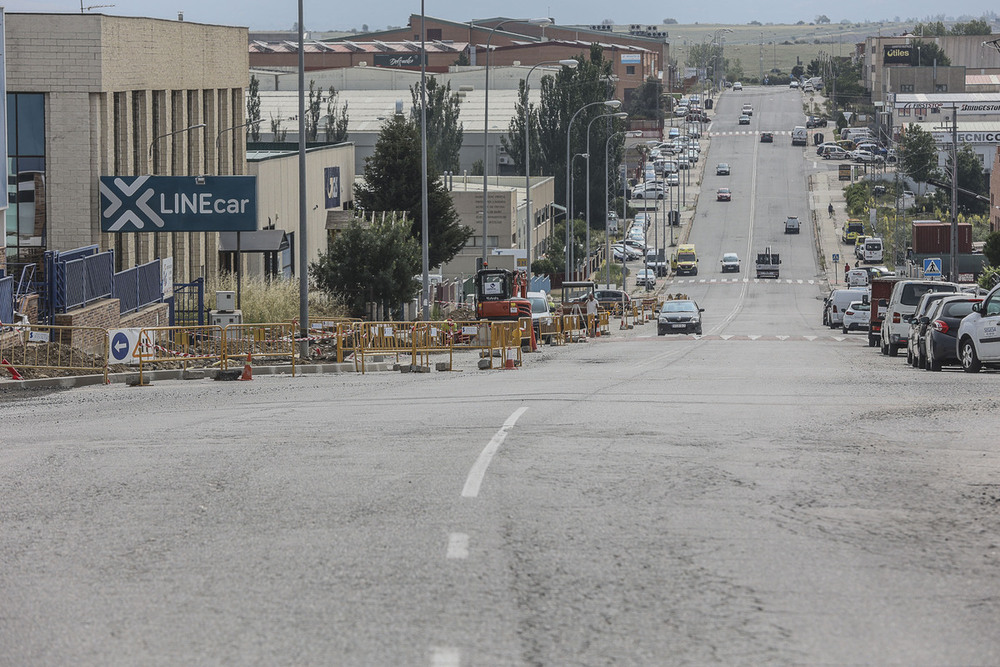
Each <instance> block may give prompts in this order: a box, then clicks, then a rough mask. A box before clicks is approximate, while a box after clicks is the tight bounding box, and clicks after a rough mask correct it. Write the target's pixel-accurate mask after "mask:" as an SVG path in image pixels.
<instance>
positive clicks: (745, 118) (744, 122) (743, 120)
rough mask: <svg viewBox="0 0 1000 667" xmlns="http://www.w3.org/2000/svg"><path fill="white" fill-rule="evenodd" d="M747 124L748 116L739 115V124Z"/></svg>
mask: <svg viewBox="0 0 1000 667" xmlns="http://www.w3.org/2000/svg"><path fill="white" fill-rule="evenodd" d="M749 124H750V116H748V115H746V114H743V115H741V116H740V125H749Z"/></svg>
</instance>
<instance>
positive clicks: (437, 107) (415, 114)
mask: <svg viewBox="0 0 1000 667" xmlns="http://www.w3.org/2000/svg"><path fill="white" fill-rule="evenodd" d="M410 96H411V97H412V98H413V106H412V107H410V120H411V121H412V122H414V123H416V125H417V127H418V128H419V127H420V84H419V83H418V84H415V85H413V86H410ZM461 107H462V100H461V98H460V97H459V96H458V93H453V92H451V83H450V82H449V83H448V84H447V85H445V86H440V85H438V82H437V79H435V78H434V77H433V76H432V77H428V79H427V163H428V164H433V165H434V169H435V170H436V171H438V172H443V171H458V167H459V160H458V157H459V153H460V152H461V150H462V139H463V136H462V124H461V123H460V122H458V117H459V112H460V111H461Z"/></svg>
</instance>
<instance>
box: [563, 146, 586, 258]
mask: <svg viewBox="0 0 1000 667" xmlns="http://www.w3.org/2000/svg"><path fill="white" fill-rule="evenodd" d="M578 157H582V158H583V159H584V160H586V161H587V164H588V165H589V164H590V153H577V154H575V155H574V156H573V160H574V162H575V161H576V159H577V158H578ZM574 176H576V174H575V173H573V171H572V170H570V176H569V178H570V181H572V180H573V177H574ZM575 198H576V191H575V190H574V189H573V188H572V187H570V189H569V209H568V210H569V215H568V216H567V218H566V224H569V222H570V220H572V221H573V233H572V235H571V237H570V238H571V239H572V241H573V244H575V243H576V218H573V200H574V199H575ZM569 261H570V264H572V265H573V272H574V273H576V253H575V252H574V247H573V245H571V246H570V247H569Z"/></svg>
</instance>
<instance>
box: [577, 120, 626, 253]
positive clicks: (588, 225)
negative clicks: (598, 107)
mask: <svg viewBox="0 0 1000 667" xmlns="http://www.w3.org/2000/svg"><path fill="white" fill-rule="evenodd" d="M598 118H628V114H627V113H625V112H624V111H619V112H617V113H605V114H601V115H600V116H595V117H594V118H591V119H590V122H589V123H587V153H588V154H589V153H590V128H591V127H592V126H593V124H594V121H595V120H597V119H598ZM605 150H606V149H605ZM605 189H606V188H605ZM586 210H587V212H586V214H584V218H585V219H586V221H587V232H586V241H585V242H584V243H585V244H586V250H585V252H586V254H587V262H588V263H589V262H590V160H587V209H586ZM607 217H608V212H607V210H605V211H604V218H605V221H606V220H607ZM605 227H607V222H605Z"/></svg>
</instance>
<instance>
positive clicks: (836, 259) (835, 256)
mask: <svg viewBox="0 0 1000 667" xmlns="http://www.w3.org/2000/svg"><path fill="white" fill-rule="evenodd" d="M833 263H834V264H840V254H839V253H836V252H835V253H833Z"/></svg>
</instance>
